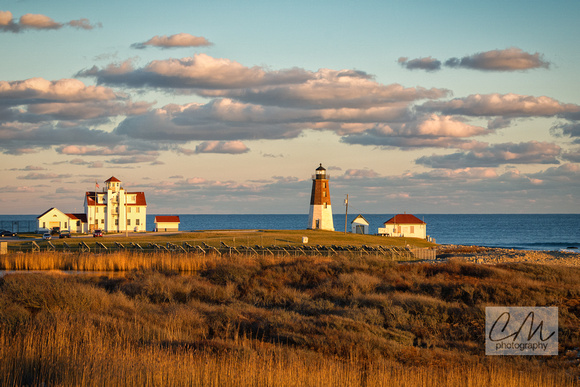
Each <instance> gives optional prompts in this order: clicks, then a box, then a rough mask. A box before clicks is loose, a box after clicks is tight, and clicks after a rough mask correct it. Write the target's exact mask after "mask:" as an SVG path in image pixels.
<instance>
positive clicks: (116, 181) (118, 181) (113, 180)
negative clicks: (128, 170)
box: [105, 176, 121, 183]
mask: <svg viewBox="0 0 580 387" xmlns="http://www.w3.org/2000/svg"><path fill="white" fill-rule="evenodd" d="M110 181H112V182H113V183H120V182H121V180H119V179H117V178H116V177H115V176H111V177H109V178H108V179H107V180H105V183H108V182H110Z"/></svg>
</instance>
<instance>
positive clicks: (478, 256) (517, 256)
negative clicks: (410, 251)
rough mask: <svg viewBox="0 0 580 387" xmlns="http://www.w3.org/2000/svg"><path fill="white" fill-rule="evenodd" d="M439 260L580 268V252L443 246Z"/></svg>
mask: <svg viewBox="0 0 580 387" xmlns="http://www.w3.org/2000/svg"><path fill="white" fill-rule="evenodd" d="M437 258H439V259H441V258H443V259H450V258H456V259H461V260H464V261H467V262H473V263H482V264H488V265H495V264H498V263H515V262H527V263H538V264H545V265H563V266H580V251H579V252H568V251H536V250H516V249H501V248H495V247H482V246H462V245H441V246H439V247H438V248H437Z"/></svg>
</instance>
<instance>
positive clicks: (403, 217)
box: [384, 214, 427, 224]
mask: <svg viewBox="0 0 580 387" xmlns="http://www.w3.org/2000/svg"><path fill="white" fill-rule="evenodd" d="M395 223H396V224H427V223H425V222H423V221H422V220H421V219H419V218H417V217H416V216H415V215H411V214H397V215H395V216H393V217H392V218H391V219H389V220H387V221H386V222H385V223H384V224H395Z"/></svg>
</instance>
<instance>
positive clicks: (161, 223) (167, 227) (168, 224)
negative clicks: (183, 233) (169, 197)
mask: <svg viewBox="0 0 580 387" xmlns="http://www.w3.org/2000/svg"><path fill="white" fill-rule="evenodd" d="M179 223H180V221H179V216H176V215H165V216H163V215H160V216H156V217H155V231H179Z"/></svg>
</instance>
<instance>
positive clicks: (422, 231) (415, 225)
mask: <svg viewBox="0 0 580 387" xmlns="http://www.w3.org/2000/svg"><path fill="white" fill-rule="evenodd" d="M379 235H383V236H393V237H407V238H421V239H426V238H427V223H425V222H424V221H422V220H421V219H419V218H417V217H416V216H415V215H411V214H397V215H395V216H393V217H392V218H391V219H389V220H387V221H386V222H385V223H384V224H383V227H382V228H380V227H379Z"/></svg>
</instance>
